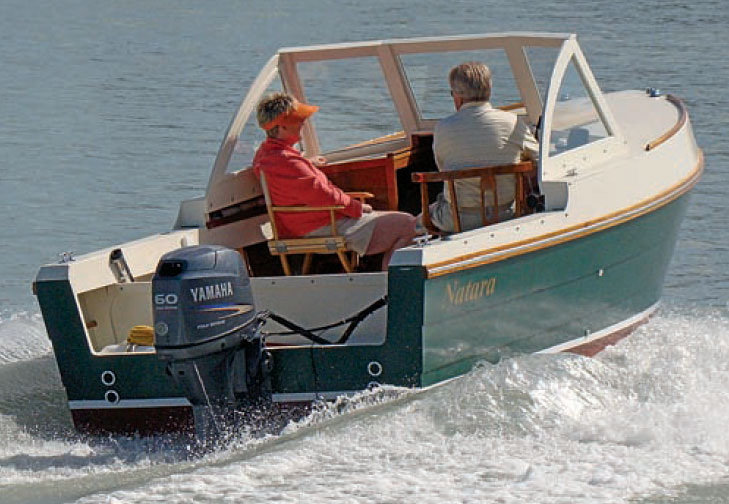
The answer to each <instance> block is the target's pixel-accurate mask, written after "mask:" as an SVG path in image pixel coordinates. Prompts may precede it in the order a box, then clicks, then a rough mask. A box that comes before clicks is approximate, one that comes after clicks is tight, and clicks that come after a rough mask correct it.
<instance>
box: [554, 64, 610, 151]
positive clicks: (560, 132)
mask: <svg viewBox="0 0 729 504" xmlns="http://www.w3.org/2000/svg"><path fill="white" fill-rule="evenodd" d="M607 136H608V133H607V128H605V125H604V123H603V122H602V119H601V118H600V116H599V114H598V112H597V108H596V107H595V104H594V103H593V101H592V98H591V97H590V95H589V93H588V92H587V88H586V87H585V84H584V82H583V81H582V78H581V77H580V74H579V72H578V71H577V68H576V67H575V62H574V59H572V60H571V61H570V64H569V65H568V67H567V71H566V72H565V75H564V78H563V79H562V83H561V85H560V88H559V93H558V95H557V103H555V107H554V114H553V116H552V133H551V136H550V142H549V143H550V145H549V155H550V156H554V155H557V154H561V153H562V152H566V151H569V150H572V149H575V148H577V147H581V146H583V145H587V144H589V143H592V142H595V141H597V140H601V139H603V138H606V137H607Z"/></svg>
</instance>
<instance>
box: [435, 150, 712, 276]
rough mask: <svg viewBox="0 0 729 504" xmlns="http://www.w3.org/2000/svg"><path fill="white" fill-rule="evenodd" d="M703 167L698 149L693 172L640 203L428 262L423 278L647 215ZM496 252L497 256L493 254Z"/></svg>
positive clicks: (683, 188)
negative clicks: (463, 253) (600, 215)
mask: <svg viewBox="0 0 729 504" xmlns="http://www.w3.org/2000/svg"><path fill="white" fill-rule="evenodd" d="M703 169H704V155H703V152H702V151H699V160H698V161H697V163H696V167H695V169H694V171H692V172H691V174H690V175H688V176H687V177H686V178H684V179H683V180H681V181H680V182H679V183H678V184H676V185H674V186H673V187H671V188H670V189H667V190H665V191H663V192H661V193H659V194H657V195H656V196H654V197H652V198H648V199H646V200H645V201H642V202H641V203H638V204H636V205H632V206H630V207H627V208H624V209H622V210H619V211H617V212H613V213H611V214H608V215H605V216H603V217H600V218H598V219H593V220H590V221H586V222H583V223H580V224H578V225H575V226H571V227H569V228H566V229H562V230H559V231H555V232H552V233H547V234H544V235H540V236H537V237H534V238H530V239H527V240H522V241H519V242H515V243H509V244H506V245H502V246H499V247H494V248H492V249H487V250H483V251H479V252H474V253H472V254H466V255H463V256H459V257H455V258H453V259H448V260H446V261H441V262H437V263H433V264H427V265H425V268H426V278H428V279H430V278H435V277H439V276H443V275H447V274H450V273H454V272H456V271H463V270H467V269H472V268H475V267H478V266H483V265H485V264H491V263H494V262H499V261H503V260H504V259H508V258H511V257H515V256H519V255H523V254H527V253H531V252H536V251H538V250H542V249H545V248H548V247H553V246H555V245H559V244H562V243H565V242H568V241H572V240H576V239H578V238H583V237H585V236H588V235H591V234H594V233H597V232H600V231H603V230H605V229H608V228H611V227H614V226H617V225H619V224H622V223H624V222H627V221H629V220H633V219H636V218H638V217H641V216H643V215H645V214H647V213H648V212H651V211H653V210H655V209H657V208H660V207H662V206H665V205H667V204H669V203H671V202H672V201H674V200H676V199H678V198H679V197H680V196H682V195H684V194H685V193H687V192H688V191H690V190H691V189H692V188H693V187H694V186H695V185H696V183H697V182H698V181H699V178H700V177H701V173H702V172H703ZM553 238H554V240H553ZM502 252H503V253H502ZM499 253H501V254H499ZM495 254H499V255H498V256H495ZM487 256H488V257H487ZM478 257H484V259H482V260H480V261H474V262H471V263H469V264H467V265H462V266H454V267H453V268H449V269H447V270H442V271H433V270H434V269H440V268H445V267H447V266H449V265H451V264H453V265H455V264H457V263H461V262H465V261H470V260H473V259H477V258H478Z"/></svg>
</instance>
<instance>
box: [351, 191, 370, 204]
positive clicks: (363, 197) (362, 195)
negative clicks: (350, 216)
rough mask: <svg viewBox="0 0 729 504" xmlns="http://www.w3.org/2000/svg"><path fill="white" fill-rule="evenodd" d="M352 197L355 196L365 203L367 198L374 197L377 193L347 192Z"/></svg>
mask: <svg viewBox="0 0 729 504" xmlns="http://www.w3.org/2000/svg"><path fill="white" fill-rule="evenodd" d="M345 194H346V195H347V196H349V197H350V198H355V199H358V200H359V201H360V203H364V202H365V200H366V199H369V198H374V197H375V195H374V194H372V193H370V192H364V191H362V192H347V193H345Z"/></svg>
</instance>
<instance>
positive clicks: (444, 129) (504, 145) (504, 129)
mask: <svg viewBox="0 0 729 504" xmlns="http://www.w3.org/2000/svg"><path fill="white" fill-rule="evenodd" d="M448 80H449V83H450V88H451V96H452V97H453V103H454V105H455V108H456V113H455V114H453V115H451V116H448V117H446V118H444V119H441V120H440V121H439V122H438V124H437V125H436V127H435V131H434V132H433V153H434V155H435V162H436V164H437V165H438V169H439V170H440V171H452V170H463V169H465V168H478V167H482V166H490V165H492V166H493V165H503V164H513V163H518V162H519V161H522V160H524V159H536V158H537V156H538V154H539V145H538V143H537V140H536V139H535V138H534V135H533V134H532V133H531V131H530V130H529V128H528V127H527V125H526V124H524V122H522V121H521V120H518V118H517V116H516V114H513V113H511V112H506V111H503V110H500V109H497V108H494V107H492V106H491V103H490V102H489V100H490V98H491V71H490V70H489V68H488V67H487V66H486V65H485V64H483V63H480V62H468V63H462V64H460V65H458V66H456V67H453V68H452V69H451V71H450V73H449V75H448ZM514 185H515V184H514V175H499V176H497V177H496V192H497V195H498V203H499V219H504V218H508V217H510V216H511V215H512V210H511V207H512V204H513V202H514V197H515V194H514ZM456 194H457V197H458V208H459V215H460V218H461V230H462V231H465V230H468V229H474V228H477V227H481V226H482V225H483V224H482V221H481V192H480V183H479V179H463V180H459V181H456ZM493 198H494V196H493V192H492V191H486V193H485V195H484V205H485V207H486V217H487V219H491V218H493V217H494V216H493V215H492V213H493V210H492V207H493ZM429 209H430V216H431V220H432V222H433V224H435V225H436V226H437V227H438V228H439V229H441V230H443V231H447V232H453V231H455V226H454V223H453V215H452V211H451V205H450V194H449V193H448V191H447V189H446V188H445V187H444V191H443V192H442V193H441V194H439V195H438V200H437V201H436V202H435V203H433V204H431V205H430V207H429Z"/></svg>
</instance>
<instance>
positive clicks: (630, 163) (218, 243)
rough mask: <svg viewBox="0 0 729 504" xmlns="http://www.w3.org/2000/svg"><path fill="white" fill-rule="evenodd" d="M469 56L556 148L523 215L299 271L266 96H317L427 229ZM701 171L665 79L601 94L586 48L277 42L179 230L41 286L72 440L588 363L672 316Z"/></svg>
mask: <svg viewBox="0 0 729 504" xmlns="http://www.w3.org/2000/svg"><path fill="white" fill-rule="evenodd" d="M471 60H478V61H484V62H486V63H487V64H488V65H489V67H490V68H491V70H492V72H493V79H494V91H493V99H492V100H491V101H492V104H493V105H494V106H497V107H500V108H502V109H505V110H510V111H512V112H513V113H515V114H517V115H518V116H519V117H520V118H521V119H522V120H524V121H525V122H526V123H527V124H529V125H530V127H531V128H532V129H533V131H534V132H535V134H536V136H537V138H538V139H539V149H540V154H539V159H538V161H537V162H535V163H532V164H531V165H529V166H527V168H526V169H524V170H522V171H518V170H517V171H518V173H519V174H520V175H519V176H518V177H516V179H517V180H518V183H519V184H521V185H520V186H519V189H518V190H519V192H518V194H517V200H518V202H522V207H521V209H520V210H519V211H518V212H516V213H515V216H514V217H513V218H510V219H505V220H503V221H500V222H487V223H484V225H483V226H481V227H478V228H476V229H471V230H466V231H460V232H455V233H441V234H434V233H430V234H426V235H423V236H422V237H420V238H419V239H418V240H417V242H416V243H414V244H412V245H411V246H408V247H405V248H403V249H400V250H398V251H397V252H396V253H395V254H394V255H393V258H392V261H391V263H390V264H389V268H388V270H387V271H379V270H378V268H377V267H376V265H375V266H373V264H372V262H369V263H368V261H367V258H363V259H362V260H361V261H360V263H359V265H358V266H357V267H354V266H353V267H352V271H351V272H347V271H345V270H343V269H342V267H341V265H340V264H339V262H338V261H337V260H336V256H334V255H329V256H327V255H316V256H315V260H314V264H313V265H311V270H310V271H307V272H306V274H292V275H286V274H284V270H283V266H282V263H281V261H280V257H279V256H277V252H281V251H282V250H283V249H277V248H276V247H275V246H272V243H273V244H274V245H275V243H274V241H275V237H273V238H272V236H271V223H270V218H269V211H270V204H267V202H266V197H265V196H266V194H265V193H264V190H263V188H262V186H261V184H260V183H259V181H258V179H257V178H256V177H255V176H254V173H253V170H252V167H251V160H252V157H253V154H254V152H255V150H256V148H257V146H258V145H259V144H260V142H261V141H262V140H263V132H262V131H261V130H260V129H259V128H258V127H257V124H256V122H255V120H256V119H255V107H256V104H257V103H258V102H259V100H260V99H261V97H262V96H264V95H265V94H266V93H268V92H271V91H281V90H285V91H286V92H288V93H291V94H293V95H294V96H296V97H297V98H298V99H299V100H302V101H305V102H308V103H314V104H317V105H319V106H320V110H319V112H318V113H317V114H316V115H315V116H314V117H313V118H312V119H311V120H310V121H308V122H307V123H306V125H305V128H304V131H303V134H302V141H301V147H302V150H303V151H304V152H305V155H306V156H310V157H314V156H324V157H325V158H326V160H327V163H326V165H324V166H323V167H322V169H323V170H324V171H325V173H326V174H327V175H328V176H329V178H330V179H331V180H332V181H333V182H335V183H336V184H337V185H339V186H340V187H341V188H342V189H344V190H346V191H366V192H369V193H370V194H371V196H372V199H371V200H370V203H371V204H372V205H373V207H375V208H376V209H399V210H402V211H406V212H410V213H412V214H413V215H416V214H418V213H420V212H421V211H422V208H423V202H424V201H425V202H426V203H427V202H428V201H430V198H432V197H433V196H434V194H436V193H437V192H438V191H440V189H441V187H442V186H441V185H438V184H435V187H434V184H428V183H427V182H428V180H434V179H437V176H438V172H437V167H436V165H435V162H434V159H433V152H432V140H433V130H434V127H435V124H436V123H437V121H438V119H440V118H443V117H445V116H447V115H449V114H451V113H453V103H452V101H451V98H450V96H449V88H448V84H447V74H448V69H449V68H451V67H452V66H454V65H456V64H458V63H461V62H463V61H471ZM520 166H521V167H522V168H523V164H522V165H520ZM484 167H488V160H484ZM703 167H704V160H703V155H702V151H701V149H700V148H699V147H698V146H697V144H696V141H695V139H694V136H693V133H692V129H691V123H690V120H689V118H688V113H687V110H686V107H685V105H684V103H683V102H682V101H681V100H680V99H678V98H676V97H675V96H672V95H670V94H664V93H662V92H660V91H659V90H657V89H653V88H650V87H646V89H639V90H627V91H615V92H609V93H604V92H603V91H602V90H601V89H600V87H599V85H598V83H597V81H596V79H595V77H594V75H593V73H592V71H591V69H590V66H589V65H588V62H587V60H586V58H585V56H584V54H583V52H582V50H581V48H580V46H579V44H578V40H577V37H576V35H574V34H554V33H497V34H485V35H463V36H447V37H427V38H413V39H398V40H378V41H366V42H360V43H339V44H331V45H318V46H310V47H295V48H284V49H281V50H279V51H278V52H277V54H275V55H274V56H273V57H272V58H271V59H270V60H269V61H268V62H267V63H266V64H265V66H264V67H263V69H262V70H261V71H260V73H259V74H258V75H257V77H255V79H254V80H253V81H252V84H251V86H250V88H249V90H248V91H247V94H245V96H244V98H243V99H242V101H241V103H240V106H239V107H238V109H237V111H236V112H235V114H234V116H233V119H232V121H231V123H230V125H229V127H228V128H227V131H226V132H225V135H224V137H223V140H222V143H221V146H220V149H219V151H218V153H217V156H216V158H215V161H214V163H213V166H212V170H211V174H210V179H209V182H208V185H207V189H206V191H205V194H204V195H202V196H200V197H198V198H195V199H191V200H186V201H182V202H181V204H180V207H179V211H178V214H177V217H176V220H175V222H174V225H173V226H172V229H170V230H163V231H162V232H160V233H159V234H155V235H152V236H147V237H142V238H140V239H137V240H134V241H130V242H127V243H122V244H112V245H110V246H109V247H107V248H104V249H101V250H98V251H94V252H90V253H86V254H83V255H67V256H65V257H64V258H63V259H62V260H61V261H60V262H59V263H57V264H48V265H44V266H42V267H41V268H40V270H39V271H38V273H37V276H36V278H35V280H34V282H33V290H34V292H35V294H36V295H37V299H38V302H39V305H40V308H41V311H42V315H43V320H44V322H45V326H46V329H47V332H48V336H49V338H50V340H51V342H52V346H53V351H54V355H55V358H56V361H57V364H58V369H59V372H60V376H61V379H62V382H63V386H64V387H65V390H66V394H67V397H68V406H69V408H70V412H71V416H72V418H73V422H74V425H75V427H76V428H77V429H78V430H80V431H84V432H91V433H138V434H147V433H156V432H170V431H171V432H190V431H195V430H198V431H199V427H200V424H201V423H202V422H206V421H207V420H205V418H208V417H206V416H204V415H205V414H204V413H200V411H202V410H204V409H206V408H207V411H210V410H211V408H212V405H211V404H210V402H211V397H210V396H211V395H215V394H217V396H219V395H221V394H222V395H223V396H226V394H227V396H226V397H228V399H230V397H231V394H232V396H233V398H234V399H236V401H238V402H237V403H236V404H238V405H241V404H242V405H243V406H240V407H241V408H244V407H246V406H245V405H246V404H247V405H256V407H257V408H259V407H271V408H274V407H275V408H278V411H286V408H292V409H293V408H296V407H306V405H309V404H312V403H314V402H316V401H326V400H333V399H336V398H337V397H341V396H345V395H352V394H356V393H358V392H360V391H364V390H367V389H372V388H374V387H378V386H385V385H389V386H395V387H405V388H412V389H423V388H427V387H432V386H436V385H438V384H440V383H443V382H445V381H448V380H451V379H453V378H455V377H458V376H460V375H463V374H464V373H467V372H468V371H469V370H471V369H472V368H473V367H474V366H475V365H479V364H481V363H487V362H491V363H493V362H498V361H499V360H500V359H504V358H510V357H513V356H516V355H523V354H530V353H556V352H564V351H568V352H575V353H579V354H583V355H588V356H590V355H594V354H595V353H597V352H599V351H600V350H601V349H603V348H605V347H606V346H607V345H610V344H613V343H615V342H616V341H618V340H619V339H620V338H622V337H624V336H626V335H627V334H629V333H630V332H631V331H632V330H633V329H634V328H635V327H637V326H638V325H639V324H641V323H643V322H645V321H646V320H647V319H648V318H649V317H650V316H651V314H652V313H654V311H655V310H656V308H657V306H658V303H659V301H660V298H661V292H662V286H663V283H664V278H665V275H666V271H667V268H668V265H669V262H670V259H671V256H672V253H673V250H674V246H675V244H676V240H677V236H678V232H679V228H680V224H681V221H682V219H683V217H684V214H685V212H686V208H687V205H688V203H689V195H690V192H691V189H692V188H693V187H694V185H695V184H696V183H697V181H698V180H699V178H700V176H701V173H702V170H703ZM516 168H519V166H516ZM426 207H427V204H426ZM302 260H303V257H302V256H291V262H292V266H291V268H292V270H293V272H294V273H297V272H301V271H302V269H303V266H302ZM218 268H223V269H220V270H218ZM307 269H308V268H307ZM206 279H210V281H209V282H208V283H207V284H206V283H205V281H206ZM211 282H212V283H211ZM229 298H230V299H229ZM233 298H235V299H233ZM203 312H204V313H203ZM221 314H223V315H221ZM195 317H203V318H195ZM216 317H217V318H216ZM201 320H202V322H201ZM216 326H217V327H218V328H219V329H220V331H218V332H216V331H215V327H216ZM152 328H153V329H152ZM223 333H224V334H223ZM231 335H234V336H235V337H234V339H232V340H231V339H230V337H231ZM184 338H191V339H188V340H185V339H184ZM196 338H197V339H196ZM219 338H223V339H219ZM203 347H204V348H203ZM228 351H230V352H232V353H226V352H228ZM241 370H242V371H241ZM201 371H202V373H203V374H204V375H205V376H204V377H200V376H195V375H196V374H200V373H201ZM198 378H199V379H198ZM203 378H204V379H205V380H207V381H205V380H203ZM185 380H188V381H185ZM190 380H192V381H190ZM206 383H207V387H206V386H205V384H206ZM213 389H215V390H213ZM217 396H216V397H217ZM243 396H245V397H243ZM213 399H214V400H217V399H215V398H213ZM236 407H238V406H236ZM212 409H214V408H212Z"/></svg>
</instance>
